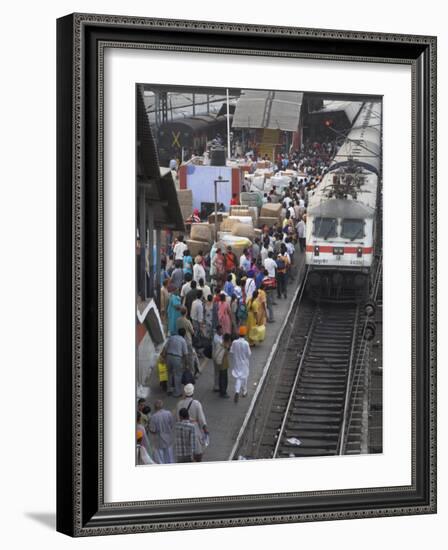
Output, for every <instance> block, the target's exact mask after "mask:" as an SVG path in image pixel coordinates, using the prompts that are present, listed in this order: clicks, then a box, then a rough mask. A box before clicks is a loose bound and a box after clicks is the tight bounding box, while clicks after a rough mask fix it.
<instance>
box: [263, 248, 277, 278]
mask: <svg viewBox="0 0 448 550" xmlns="http://www.w3.org/2000/svg"><path fill="white" fill-rule="evenodd" d="M263 265H264V268H265V269H266V271H267V272H268V277H275V270H276V269H277V263H276V262H275V260H274V253H273V252H272V251H269V252H268V257H267V258H266V260H265V261H264V262H263Z"/></svg>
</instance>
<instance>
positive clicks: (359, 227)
mask: <svg viewBox="0 0 448 550" xmlns="http://www.w3.org/2000/svg"><path fill="white" fill-rule="evenodd" d="M341 237H342V238H343V239H350V240H351V241H354V240H355V239H362V238H363V237H364V220H351V219H346V220H342V228H341Z"/></svg>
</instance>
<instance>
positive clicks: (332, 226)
mask: <svg viewBox="0 0 448 550" xmlns="http://www.w3.org/2000/svg"><path fill="white" fill-rule="evenodd" d="M337 223H338V222H337V219H336V218H316V219H315V220H314V235H315V236H316V237H318V238H319V239H329V238H330V237H337V231H336V228H337Z"/></svg>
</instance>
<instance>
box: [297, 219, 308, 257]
mask: <svg viewBox="0 0 448 550" xmlns="http://www.w3.org/2000/svg"><path fill="white" fill-rule="evenodd" d="M296 231H297V238H298V239H299V244H300V252H305V249H306V239H305V235H306V224H305V221H304V219H303V218H302V219H300V220H299V222H298V223H297V225H296Z"/></svg>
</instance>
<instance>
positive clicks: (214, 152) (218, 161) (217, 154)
mask: <svg viewBox="0 0 448 550" xmlns="http://www.w3.org/2000/svg"><path fill="white" fill-rule="evenodd" d="M210 165H211V166H225V165H226V150H225V149H224V147H222V146H220V145H219V146H215V147H213V149H211V150H210Z"/></svg>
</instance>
